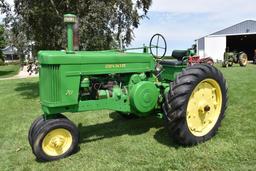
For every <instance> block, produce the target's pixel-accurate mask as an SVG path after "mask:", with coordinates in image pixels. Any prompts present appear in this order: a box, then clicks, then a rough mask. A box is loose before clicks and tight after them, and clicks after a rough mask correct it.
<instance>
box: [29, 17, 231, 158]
mask: <svg viewBox="0 0 256 171" xmlns="http://www.w3.org/2000/svg"><path fill="white" fill-rule="evenodd" d="M64 22H65V23H67V39H68V40H67V45H68V47H67V49H66V51H40V52H39V54H38V57H39V66H40V71H39V73H40V77H39V78H40V79H39V87H40V101H41V106H42V110H43V114H42V115H41V116H39V117H38V118H37V119H36V120H35V121H34V122H33V123H32V125H31V127H30V129H29V133H28V140H29V143H30V145H31V148H32V151H33V153H34V154H35V156H36V158H37V159H38V160H41V161H52V160H57V159H60V158H64V157H67V156H69V155H71V154H72V153H74V151H75V150H76V148H77V147H78V144H79V129H78V128H77V127H76V125H75V124H74V123H72V121H71V120H69V119H68V118H67V117H66V116H65V115H63V113H66V112H72V113H75V112H83V111H94V110H102V109H109V110H113V111H117V112H118V113H119V114H120V115H122V116H136V117H142V118H143V117H147V116H149V115H154V114H157V113H161V114H162V116H163V118H164V120H165V126H166V129H167V131H168V132H169V134H170V135H171V137H172V138H173V139H174V140H176V142H178V143H180V144H181V145H184V146H191V145H196V144H198V143H202V142H204V141H207V140H209V139H210V138H212V137H213V136H214V135H215V134H216V132H217V129H218V128H219V126H220V123H221V121H222V119H223V118H224V113H225V110H226V107H227V85H226V81H225V79H224V78H223V75H222V74H221V72H220V71H219V70H218V69H216V68H215V67H213V66H211V65H207V64H198V65H193V66H191V67H188V68H186V67H187V63H184V62H183V61H182V59H180V58H179V59H176V60H165V59H164V55H163V54H165V53H166V48H167V47H166V43H165V39H164V38H163V37H162V35H160V34H156V35H155V36H153V37H152V39H151V41H150V45H149V51H147V50H145V49H144V51H143V52H144V53H132V52H130V53H128V52H125V51H122V50H111V51H74V50H73V29H72V28H73V24H74V23H75V22H76V16H75V15H71V14H67V15H65V16H64ZM160 41H163V42H164V43H163V46H160ZM160 51H162V54H159V53H160Z"/></svg>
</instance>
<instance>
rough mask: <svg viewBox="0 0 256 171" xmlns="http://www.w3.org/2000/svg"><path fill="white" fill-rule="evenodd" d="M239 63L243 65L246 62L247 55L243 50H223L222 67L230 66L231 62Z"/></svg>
mask: <svg viewBox="0 0 256 171" xmlns="http://www.w3.org/2000/svg"><path fill="white" fill-rule="evenodd" d="M234 63H235V64H239V65H240V66H241V67H245V66H246V65H247V63H248V56H247V54H246V53H244V52H228V51H227V52H225V53H224V60H223V63H222V66H223V67H232V66H233V64H234Z"/></svg>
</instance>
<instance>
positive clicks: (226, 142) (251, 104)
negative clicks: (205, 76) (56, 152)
mask: <svg viewBox="0 0 256 171" xmlns="http://www.w3.org/2000/svg"><path fill="white" fill-rule="evenodd" d="M221 70H222V72H223V73H224V75H225V77H226V79H227V81H228V87H229V107H228V110H227V112H226V117H225V119H224V120H223V122H222V127H221V128H220V129H219V132H218V134H217V135H216V136H215V137H214V138H213V139H211V140H210V141H208V142H206V143H203V144H200V145H198V146H194V147H190V148H184V147H182V146H179V145H177V144H175V143H173V142H172V141H171V140H170V139H169V137H168V136H167V132H166V131H165V129H164V128H163V126H162V125H163V124H162V120H160V119H157V118H155V117H149V118H146V119H135V120H125V119H123V118H121V117H120V116H118V114H116V113H114V112H112V111H106V110H104V111H97V112H84V113H77V114H67V116H68V117H69V118H70V119H71V120H72V121H74V122H75V123H76V124H77V125H79V129H80V132H81V140H80V150H79V151H78V152H77V153H76V154H74V155H72V156H70V157H68V158H65V159H62V160H59V161H55V162H49V163H40V162H37V161H36V160H35V157H34V156H33V154H32V152H31V149H30V146H29V143H28V141H27V133H28V129H29V127H30V124H31V123H32V121H33V120H34V119H35V118H36V117H37V116H38V115H39V114H41V113H42V111H41V109H40V103H39V98H38V88H37V86H38V83H37V81H38V80H37V79H36V78H33V79H21V80H6V81H0V94H1V96H0V117H1V122H0V147H1V150H0V170H1V171H2V170H238V171H240V170H256V145H255V144H256V124H255V121H256V65H255V66H253V65H249V66H248V67H246V68H242V67H233V68H228V69H221Z"/></svg>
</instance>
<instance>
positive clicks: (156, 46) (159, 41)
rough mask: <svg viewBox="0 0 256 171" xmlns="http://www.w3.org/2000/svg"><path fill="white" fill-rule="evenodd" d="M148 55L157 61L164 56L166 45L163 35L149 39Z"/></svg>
mask: <svg viewBox="0 0 256 171" xmlns="http://www.w3.org/2000/svg"><path fill="white" fill-rule="evenodd" d="M149 49H150V53H151V54H152V55H153V56H154V57H155V58H157V59H161V58H163V57H164V56H165V55H166V51H167V43H166V40H165V38H164V36H163V35H161V34H155V35H154V36H152V38H151V39H150V43H149Z"/></svg>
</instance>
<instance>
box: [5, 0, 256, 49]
mask: <svg viewBox="0 0 256 171" xmlns="http://www.w3.org/2000/svg"><path fill="white" fill-rule="evenodd" d="M7 1H8V2H9V3H10V4H13V0H7ZM255 9H256V1H255V0H228V1H225V0H193V1H191V0H178V1H174V0H153V4H152V6H151V7H150V10H149V13H148V17H149V19H147V18H145V19H143V20H142V21H141V24H140V26H139V28H138V29H136V30H134V34H135V38H134V41H133V42H132V44H131V46H130V47H141V46H142V45H143V44H146V45H147V44H149V41H150V38H151V37H152V35H154V34H155V33H160V34H162V35H163V36H164V37H165V39H166V40H167V46H168V54H170V53H171V51H172V50H173V49H187V48H189V47H191V45H192V44H193V43H194V41H195V40H196V39H199V38H201V37H204V36H206V35H209V34H211V33H214V32H216V31H219V30H222V29H224V28H227V27H229V26H232V25H235V24H237V23H240V22H242V21H245V20H256V13H255ZM2 17H3V16H0V19H1V18H2Z"/></svg>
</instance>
